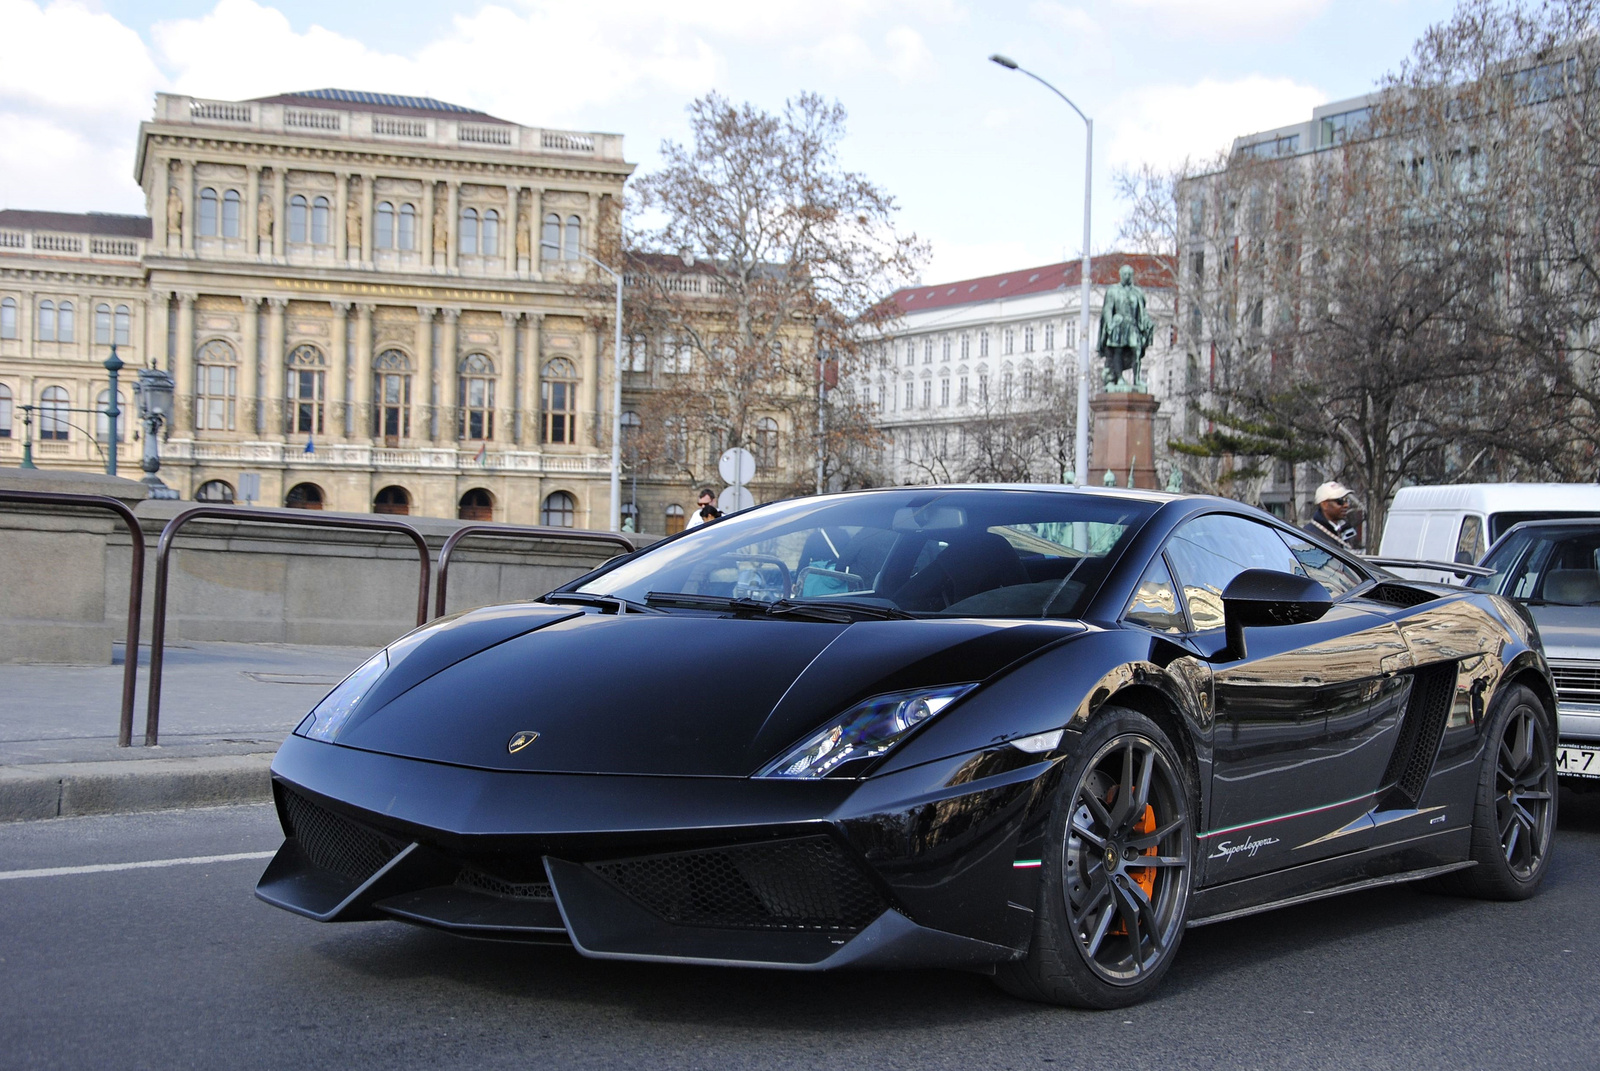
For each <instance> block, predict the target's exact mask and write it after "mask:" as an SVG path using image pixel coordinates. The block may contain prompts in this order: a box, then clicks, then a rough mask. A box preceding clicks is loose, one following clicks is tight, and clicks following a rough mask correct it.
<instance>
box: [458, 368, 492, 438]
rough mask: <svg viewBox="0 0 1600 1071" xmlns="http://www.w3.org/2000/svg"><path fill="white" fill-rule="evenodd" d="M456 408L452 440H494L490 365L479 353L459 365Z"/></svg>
mask: <svg viewBox="0 0 1600 1071" xmlns="http://www.w3.org/2000/svg"><path fill="white" fill-rule="evenodd" d="M458 383H459V388H458V390H457V394H456V405H457V406H459V410H458V412H457V416H456V438H458V439H492V438H494V362H493V361H491V360H489V358H488V357H486V356H484V355H483V354H481V353H472V354H468V355H467V357H466V358H465V359H464V360H462V362H461V375H460V377H459V379H458Z"/></svg>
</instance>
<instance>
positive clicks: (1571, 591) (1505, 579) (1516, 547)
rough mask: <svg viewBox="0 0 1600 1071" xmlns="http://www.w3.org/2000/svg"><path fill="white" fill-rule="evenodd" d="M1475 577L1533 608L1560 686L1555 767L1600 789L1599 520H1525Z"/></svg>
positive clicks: (1478, 585)
mask: <svg viewBox="0 0 1600 1071" xmlns="http://www.w3.org/2000/svg"><path fill="white" fill-rule="evenodd" d="M1481 564H1482V565H1483V566H1484V567H1485V568H1487V569H1492V570H1493V571H1494V573H1493V575H1492V576H1483V577H1473V578H1472V581H1471V584H1470V586H1471V587H1475V588H1486V589H1488V590H1490V591H1493V592H1495V593H1496V594H1499V595H1504V596H1505V597H1507V598H1509V599H1515V600H1516V601H1517V602H1519V603H1521V604H1523V605H1524V606H1526V607H1527V608H1528V611H1529V613H1530V614H1532V616H1533V620H1534V622H1535V623H1536V624H1537V625H1538V628H1539V636H1540V638H1541V639H1542V640H1543V642H1544V653H1545V658H1546V659H1548V661H1549V663H1550V675H1551V677H1552V678H1554V680H1555V685H1556V711H1557V714H1558V721H1559V745H1560V746H1559V747H1558V748H1557V750H1556V769H1557V771H1558V772H1559V773H1560V774H1561V775H1562V776H1563V777H1566V778H1577V779H1583V780H1585V781H1587V782H1588V783H1589V784H1591V785H1593V786H1595V787H1597V788H1600V522H1597V521H1592V520H1591V521H1573V520H1564V521H1562V520H1556V521H1525V522H1524V523H1522V524H1519V525H1516V526H1515V527H1513V528H1512V529H1510V530H1509V531H1508V532H1506V534H1505V535H1503V536H1501V537H1500V539H1499V540H1498V541H1497V542H1496V543H1495V545H1494V546H1493V547H1491V548H1490V549H1489V553H1488V554H1486V555H1484V558H1483V561H1482V563H1481Z"/></svg>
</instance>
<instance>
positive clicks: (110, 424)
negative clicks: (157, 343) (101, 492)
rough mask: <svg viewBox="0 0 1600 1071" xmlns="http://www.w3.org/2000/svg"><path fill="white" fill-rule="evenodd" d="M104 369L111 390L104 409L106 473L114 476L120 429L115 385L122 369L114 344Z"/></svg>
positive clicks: (119, 409)
mask: <svg viewBox="0 0 1600 1071" xmlns="http://www.w3.org/2000/svg"><path fill="white" fill-rule="evenodd" d="M105 369H106V377H107V378H108V379H110V380H111V392H110V395H109V396H108V397H109V400H108V401H107V402H106V409H105V413H106V431H107V433H108V438H109V439H110V449H109V451H108V452H107V454H106V475H107V476H115V475H116V474H117V443H118V441H119V440H118V438H117V432H118V431H119V430H120V429H119V428H118V426H117V418H118V417H120V416H122V407H121V406H119V405H117V397H118V395H119V394H120V393H121V388H119V387H118V386H117V373H119V372H121V371H122V369H123V362H122V358H121V357H118V356H117V347H116V346H115V345H113V346H112V347H111V356H110V357H107V358H106V360H105Z"/></svg>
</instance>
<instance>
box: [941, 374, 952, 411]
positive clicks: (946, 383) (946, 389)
mask: <svg viewBox="0 0 1600 1071" xmlns="http://www.w3.org/2000/svg"><path fill="white" fill-rule="evenodd" d="M939 404H940V405H949V404H950V377H949V376H946V377H945V378H943V379H941V380H940V381H939Z"/></svg>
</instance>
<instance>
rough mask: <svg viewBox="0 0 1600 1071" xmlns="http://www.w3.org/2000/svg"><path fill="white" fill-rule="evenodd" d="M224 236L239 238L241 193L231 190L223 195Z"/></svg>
mask: <svg viewBox="0 0 1600 1071" xmlns="http://www.w3.org/2000/svg"><path fill="white" fill-rule="evenodd" d="M222 236H223V237H224V238H237V237H239V191H238V190H229V191H227V192H226V193H224V194H223V195H222Z"/></svg>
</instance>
